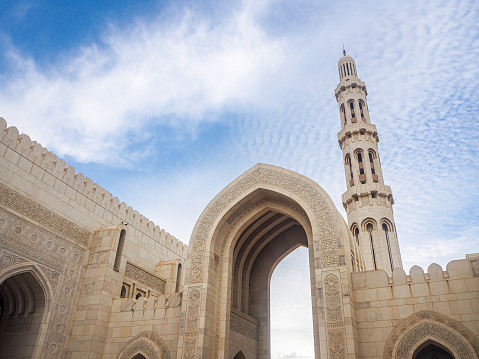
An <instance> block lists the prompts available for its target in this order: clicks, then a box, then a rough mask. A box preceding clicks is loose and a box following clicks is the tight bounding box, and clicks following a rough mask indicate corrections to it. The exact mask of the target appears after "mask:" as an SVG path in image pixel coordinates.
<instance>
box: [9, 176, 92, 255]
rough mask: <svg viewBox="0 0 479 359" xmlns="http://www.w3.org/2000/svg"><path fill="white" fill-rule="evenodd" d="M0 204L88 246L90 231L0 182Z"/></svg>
mask: <svg viewBox="0 0 479 359" xmlns="http://www.w3.org/2000/svg"><path fill="white" fill-rule="evenodd" d="M0 204H3V205H4V206H7V207H9V208H11V209H13V210H15V211H17V212H18V213H21V214H22V215H24V216H27V217H28V218H31V219H33V220H34V221H36V222H38V223H41V224H43V225H45V226H47V227H50V228H51V229H53V230H55V231H57V232H59V233H61V234H63V235H64V236H66V237H68V238H70V239H73V240H75V241H76V242H77V243H78V244H81V245H83V246H85V247H87V246H88V239H89V238H90V232H88V231H86V230H84V229H83V228H81V227H79V226H77V225H76V224H74V223H73V222H70V221H68V220H67V219H65V218H63V217H61V216H59V215H57V214H56V213H54V212H52V211H50V210H49V209H47V208H45V207H43V206H42V205H40V204H38V203H36V202H34V201H32V200H31V199H29V198H26V197H24V196H22V195H21V194H19V193H17V192H15V191H13V190H11V189H10V188H8V187H6V186H4V185H3V184H0Z"/></svg>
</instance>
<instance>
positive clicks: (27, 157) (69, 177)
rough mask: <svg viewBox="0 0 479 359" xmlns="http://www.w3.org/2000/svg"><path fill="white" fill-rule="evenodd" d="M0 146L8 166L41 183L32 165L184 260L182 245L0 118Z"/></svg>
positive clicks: (51, 183) (185, 251)
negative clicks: (15, 166) (27, 173)
mask: <svg viewBox="0 0 479 359" xmlns="http://www.w3.org/2000/svg"><path fill="white" fill-rule="evenodd" d="M0 143H1V144H3V145H4V146H5V147H6V148H2V147H1V146H0V157H3V158H4V159H7V160H9V161H10V162H12V161H11V160H15V161H18V162H17V165H18V166H19V167H20V168H22V169H23V170H25V171H27V172H29V173H31V174H32V175H33V176H35V177H36V178H37V179H39V180H43V178H40V175H39V173H40V171H38V169H37V170H36V169H35V166H34V165H36V166H38V167H39V168H41V169H43V170H44V171H45V172H47V173H49V174H50V175H52V176H53V177H54V178H55V179H59V180H60V181H62V182H63V183H64V184H65V185H66V186H67V187H69V188H71V189H73V190H74V191H76V192H78V193H81V194H83V195H84V196H85V197H86V198H88V199H90V200H91V201H92V202H94V203H95V204H97V205H98V206H100V207H101V208H102V209H103V210H104V211H108V212H110V213H111V214H112V216H111V217H112V219H113V218H114V217H117V219H118V222H120V221H121V222H125V223H128V224H129V225H131V226H133V227H135V228H136V229H137V230H139V231H140V232H142V233H143V234H145V235H147V236H148V237H150V238H153V239H154V240H155V241H156V242H159V243H162V244H164V245H165V246H166V247H167V248H169V249H170V250H172V251H173V252H175V253H177V254H178V255H180V256H181V257H183V258H186V256H187V252H188V247H187V245H186V244H184V243H182V242H181V241H180V240H178V239H177V238H175V237H174V236H172V235H171V234H170V233H168V232H166V231H165V230H164V229H162V228H160V227H159V226H158V225H156V224H155V223H154V222H152V221H150V220H149V219H148V218H147V217H145V216H143V215H142V214H140V213H139V212H137V211H136V210H134V209H133V208H131V207H130V206H128V205H126V204H125V203H124V202H120V200H119V199H118V198H117V197H114V196H113V195H112V194H111V193H110V192H108V191H107V190H105V189H104V188H103V187H101V186H100V185H99V184H97V183H95V182H93V181H92V180H91V179H90V178H86V177H85V175H84V174H83V173H81V172H76V171H75V168H73V167H72V166H68V165H67V163H66V162H65V161H64V160H62V159H60V158H58V157H57V156H56V155H55V154H54V153H52V152H51V151H49V150H48V149H46V148H44V147H43V146H42V145H41V144H39V143H38V142H36V141H32V140H31V139H30V137H29V136H28V135H26V134H22V135H20V134H19V132H18V129H17V128H16V127H14V126H11V127H7V122H6V121H5V119H3V118H1V117H0ZM17 157H18V158H17ZM13 179H14V178H7V181H9V180H10V181H12V180H13ZM45 183H47V184H48V185H50V186H52V187H53V186H58V184H57V183H56V181H51V180H50V181H45ZM26 192H28V191H26Z"/></svg>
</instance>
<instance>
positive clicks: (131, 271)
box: [125, 262, 166, 293]
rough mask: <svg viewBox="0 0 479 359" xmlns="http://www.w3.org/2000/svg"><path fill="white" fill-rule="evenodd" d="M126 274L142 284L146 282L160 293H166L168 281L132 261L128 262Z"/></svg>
mask: <svg viewBox="0 0 479 359" xmlns="http://www.w3.org/2000/svg"><path fill="white" fill-rule="evenodd" d="M125 276H126V277H128V278H131V279H134V280H137V281H138V282H140V283H141V284H144V285H146V286H148V287H150V288H152V289H154V290H156V291H158V292H160V293H165V284H166V282H165V281H164V280H163V279H161V278H159V277H157V276H155V275H153V274H151V273H148V272H147V271H145V270H144V269H141V268H139V267H137V266H136V265H134V264H131V263H130V262H127V263H126V269H125Z"/></svg>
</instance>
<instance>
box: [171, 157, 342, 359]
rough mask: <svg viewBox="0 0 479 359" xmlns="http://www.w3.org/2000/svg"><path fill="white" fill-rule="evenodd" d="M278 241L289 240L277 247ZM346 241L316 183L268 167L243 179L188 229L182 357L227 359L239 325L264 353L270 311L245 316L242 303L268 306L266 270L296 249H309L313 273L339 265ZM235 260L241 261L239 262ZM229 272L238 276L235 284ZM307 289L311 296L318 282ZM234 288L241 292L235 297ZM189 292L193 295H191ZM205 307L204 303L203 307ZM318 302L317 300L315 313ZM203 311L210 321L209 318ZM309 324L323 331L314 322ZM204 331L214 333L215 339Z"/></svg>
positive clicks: (338, 219) (339, 221)
mask: <svg viewBox="0 0 479 359" xmlns="http://www.w3.org/2000/svg"><path fill="white" fill-rule="evenodd" d="M256 230H257V231H256ZM255 231H256V232H255ZM287 231H295V232H294V235H293V233H292V232H287ZM259 232H262V233H263V234H260V233H259ZM273 232H274V233H273ZM288 233H290V234H291V236H289V234H288ZM279 236H284V238H285V239H288V238H293V239H294V240H292V241H290V240H289V239H288V240H277V241H276V240H274V238H279ZM349 236H350V235H349V231H348V228H347V227H346V224H345V222H344V220H343V219H342V217H341V216H340V214H339V212H338V211H337V210H336V208H335V206H334V204H333V202H332V201H331V199H330V198H329V196H328V195H327V194H326V192H325V191H324V190H323V189H322V188H321V187H320V186H319V185H318V184H316V183H315V182H314V181H312V180H310V179H309V178H307V177H305V176H302V175H300V174H298V173H295V172H293V171H289V170H286V169H283V168H279V167H275V166H270V165H265V164H258V165H256V166H254V167H253V168H251V169H250V170H248V171H247V172H245V173H244V174H243V175H241V176H240V177H238V178H237V179H236V180H235V181H233V182H232V183H231V184H230V185H228V186H227V187H226V188H225V189H224V190H222V191H221V192H220V193H219V194H218V195H217V196H216V197H215V198H214V199H213V200H212V201H211V202H210V203H209V204H208V206H207V207H206V208H205V210H204V211H203V213H202V214H201V216H200V218H199V219H198V221H197V223H196V225H195V228H194V230H193V233H192V236H191V240H190V245H189V246H188V261H187V263H186V276H185V289H184V291H185V293H186V295H185V297H186V298H188V300H185V301H184V302H183V308H182V312H183V313H184V314H183V315H185V318H186V319H185V332H184V334H181V335H182V337H180V340H179V343H180V344H179V347H178V353H179V355H180V356H181V355H186V353H188V355H189V356H191V357H195V355H196V353H198V352H207V353H210V354H208V355H211V358H217V357H222V356H228V357H231V355H232V354H233V353H229V349H230V348H229V345H230V344H229V343H230V339H231V338H232V336H230V331H235V330H240V329H241V328H243V327H244V326H243V324H244V325H245V326H246V327H247V330H246V331H245V332H244V331H243V332H244V333H242V334H241V335H244V336H246V338H248V340H253V341H256V342H258V343H259V347H258V351H262V352H263V351H264V352H268V350H269V349H268V348H269V335H270V332H269V330H268V328H269V311H267V310H266V309H263V308H267V304H265V305H264V306H263V305H255V306H254V308H252V309H253V310H252V311H249V309H248V304H247V305H246V306H244V305H243V304H242V302H243V301H244V300H246V301H248V300H249V301H250V303H258V301H260V302H261V303H267V301H265V300H266V299H265V298H266V296H267V293H268V292H267V291H268V289H267V288H268V287H267V285H268V283H269V280H270V278H269V274H270V273H271V272H272V271H271V268H274V265H275V264H277V263H276V262H277V259H280V258H281V257H282V256H284V255H285V254H286V253H289V251H290V250H291V249H292V248H293V247H294V246H296V245H304V246H307V247H308V250H309V251H310V252H309V253H310V256H309V258H310V261H312V263H311V266H313V267H315V268H333V267H338V266H340V265H341V264H340V259H339V245H341V246H345V244H346V243H347V241H348V240H350V238H349ZM300 242H301V243H300ZM266 252H268V253H272V254H273V255H271V256H268V255H267V253H266ZM237 253H243V254H242V255H241V256H239V257H237V256H236V254H237ZM263 258H264V259H265V261H263V260H262V259H263ZM236 259H237V261H236V262H235V260H236ZM266 259H267V260H266ZM236 265H238V267H236ZM259 266H262V268H260V267H259ZM235 268H238V269H239V270H236V269H235ZM235 271H236V272H235ZM234 273H238V276H237V277H236V278H235V277H234V275H233V274H234ZM311 273H312V274H311V275H314V272H311ZM311 283H312V284H311V285H312V293H313V297H314V295H315V293H317V290H316V288H315V283H316V281H311ZM249 284H251V286H250V289H251V290H249V289H248V286H249ZM235 288H236V289H239V290H237V291H236V292H235ZM262 288H263V289H264V290H263V291H262V292H261V289H262ZM248 291H249V292H248ZM193 292H194V293H196V295H195V296H191V294H192V293H193ZM256 296H258V298H257V297H256ZM248 298H249V299H248ZM204 303H209V304H208V308H206V307H205V304H204ZM246 303H247V302H246ZM316 303H317V299H316V297H314V298H313V308H315V305H317V304H316ZM238 310H239V311H241V312H242V313H243V314H244V315H245V316H246V318H250V319H248V320H247V323H246V322H245V323H243V321H244V320H245V319H244V318H242V317H241V316H239V315H236V314H235V311H238ZM243 310H244V311H243ZM206 311H208V313H212V314H213V315H208V316H206ZM248 313H250V314H248ZM258 318H260V319H261V320H260V319H258ZM200 319H201V320H200ZM238 321H240V322H241V323H240V324H241V325H238ZM314 325H316V326H318V325H320V324H318V322H317V321H316V322H315V324H314ZM206 328H214V332H213V331H212V330H210V329H206ZM317 328H319V327H317ZM325 330H326V329H325ZM317 333H319V330H315V343H318V344H317V348H316V349H315V350H317V352H318V355H319V336H318V334H317ZM231 340H233V339H231ZM222 342H223V343H225V345H221V343H222ZM344 350H345V349H344Z"/></svg>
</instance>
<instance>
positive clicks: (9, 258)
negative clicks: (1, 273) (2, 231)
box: [0, 251, 28, 270]
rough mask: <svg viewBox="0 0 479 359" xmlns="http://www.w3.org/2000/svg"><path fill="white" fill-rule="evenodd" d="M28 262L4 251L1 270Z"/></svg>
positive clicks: (0, 261) (0, 258)
mask: <svg viewBox="0 0 479 359" xmlns="http://www.w3.org/2000/svg"><path fill="white" fill-rule="evenodd" d="M25 262H28V260H27V259H25V258H22V257H19V256H17V255H15V254H13V253H10V252H7V251H3V253H2V256H1V257H0V270H2V269H5V268H7V267H10V266H13V265H15V264H18V263H25Z"/></svg>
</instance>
